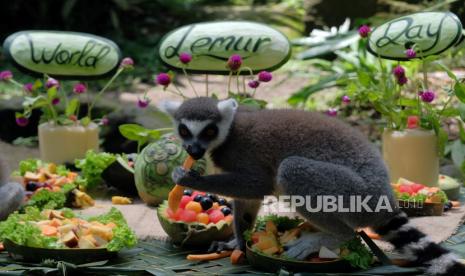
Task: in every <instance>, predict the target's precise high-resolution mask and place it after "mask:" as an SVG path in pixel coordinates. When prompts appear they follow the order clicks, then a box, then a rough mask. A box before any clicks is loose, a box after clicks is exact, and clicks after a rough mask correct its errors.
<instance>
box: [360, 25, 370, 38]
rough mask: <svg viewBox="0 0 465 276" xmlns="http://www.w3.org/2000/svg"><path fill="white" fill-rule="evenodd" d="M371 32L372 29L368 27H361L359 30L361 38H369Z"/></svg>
mask: <svg viewBox="0 0 465 276" xmlns="http://www.w3.org/2000/svg"><path fill="white" fill-rule="evenodd" d="M370 32H371V28H370V26H368V25H362V26H360V28H358V34H359V35H360V36H361V37H367V36H368V34H369V33H370Z"/></svg>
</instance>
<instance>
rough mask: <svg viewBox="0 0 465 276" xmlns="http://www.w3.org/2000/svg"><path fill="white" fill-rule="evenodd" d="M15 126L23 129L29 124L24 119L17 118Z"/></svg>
mask: <svg viewBox="0 0 465 276" xmlns="http://www.w3.org/2000/svg"><path fill="white" fill-rule="evenodd" d="M16 124H17V125H18V126H20V127H25V126H27V125H28V124H29V120H28V119H27V118H26V117H22V116H21V117H17V118H16Z"/></svg>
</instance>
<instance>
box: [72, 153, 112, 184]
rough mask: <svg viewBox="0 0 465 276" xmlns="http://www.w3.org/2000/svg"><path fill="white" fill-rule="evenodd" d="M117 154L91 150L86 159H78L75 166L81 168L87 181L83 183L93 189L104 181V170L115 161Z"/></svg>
mask: <svg viewBox="0 0 465 276" xmlns="http://www.w3.org/2000/svg"><path fill="white" fill-rule="evenodd" d="M115 160H116V156H115V155H114V154H111V153H107V152H101V153H96V152H94V151H93V150H89V151H88V152H87V153H86V156H85V158H84V159H79V160H76V162H75V166H76V167H77V168H79V169H81V173H82V177H83V178H84V179H85V180H86V182H84V183H82V184H81V185H82V186H84V187H86V188H87V189H92V188H95V187H97V186H98V185H100V184H101V183H103V179H102V177H101V175H102V172H103V171H104V170H105V169H106V168H107V167H108V166H110V164H111V163H113V162H115Z"/></svg>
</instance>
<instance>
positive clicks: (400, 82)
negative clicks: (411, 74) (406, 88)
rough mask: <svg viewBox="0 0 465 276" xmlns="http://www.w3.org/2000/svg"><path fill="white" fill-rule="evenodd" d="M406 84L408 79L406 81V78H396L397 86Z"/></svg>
mask: <svg viewBox="0 0 465 276" xmlns="http://www.w3.org/2000/svg"><path fill="white" fill-rule="evenodd" d="M407 82H408V79H407V77H406V76H400V77H398V78H397V83H398V84H399V85H404V84H406V83H407Z"/></svg>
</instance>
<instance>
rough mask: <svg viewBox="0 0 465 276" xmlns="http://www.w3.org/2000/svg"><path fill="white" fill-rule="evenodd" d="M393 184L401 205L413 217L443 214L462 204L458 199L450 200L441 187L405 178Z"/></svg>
mask: <svg viewBox="0 0 465 276" xmlns="http://www.w3.org/2000/svg"><path fill="white" fill-rule="evenodd" d="M391 186H392V188H393V191H394V194H395V196H396V198H397V199H398V204H399V207H400V208H402V209H403V211H404V212H405V213H407V215H408V216H411V217H413V216H441V215H442V214H443V212H444V211H448V210H450V209H451V208H454V207H458V206H459V205H460V204H459V203H458V202H457V201H450V200H449V199H448V197H447V194H446V193H445V192H444V191H443V190H442V189H441V188H439V187H428V186H425V185H422V184H419V183H414V182H411V181H409V180H406V179H403V178H401V179H399V180H398V181H397V183H395V184H392V185H391Z"/></svg>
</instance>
